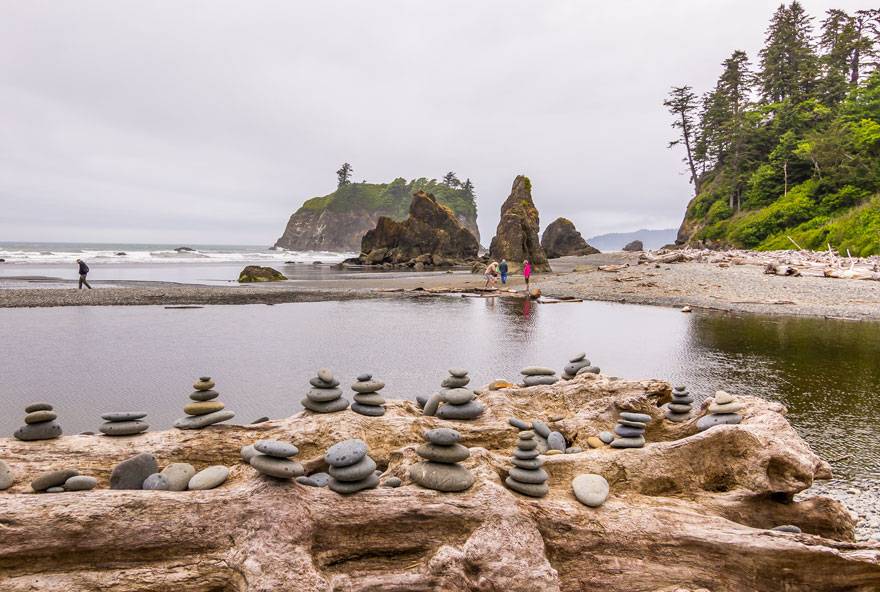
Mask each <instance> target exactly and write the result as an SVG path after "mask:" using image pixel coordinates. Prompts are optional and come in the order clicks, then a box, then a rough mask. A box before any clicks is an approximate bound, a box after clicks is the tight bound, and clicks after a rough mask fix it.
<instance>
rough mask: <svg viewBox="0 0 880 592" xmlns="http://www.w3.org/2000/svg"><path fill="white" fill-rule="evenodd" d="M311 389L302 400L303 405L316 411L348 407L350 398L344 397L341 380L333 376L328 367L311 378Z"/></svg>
mask: <svg viewBox="0 0 880 592" xmlns="http://www.w3.org/2000/svg"><path fill="white" fill-rule="evenodd" d="M309 384H311V385H312V388H311V390H309V392H308V393H306V398H305V399H303V400H302V401H300V403H302V406H303V407H305V408H306V409H308V410H309V411H314V412H315V413H335V412H337V411H345V410H346V409H348V400H347V399H343V398H342V390H341V389H340V388H339V381H338V380H336V379H335V378H333V372H331V371H330V370H329V369H328V368H321V369H320V370H318V375H317V376H315V377H314V378H311V379H309Z"/></svg>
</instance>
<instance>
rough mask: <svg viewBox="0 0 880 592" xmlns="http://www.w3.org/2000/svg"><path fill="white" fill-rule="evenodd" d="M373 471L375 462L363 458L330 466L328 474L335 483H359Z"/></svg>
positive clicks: (368, 458)
mask: <svg viewBox="0 0 880 592" xmlns="http://www.w3.org/2000/svg"><path fill="white" fill-rule="evenodd" d="M252 464H253V463H252ZM375 470H376V461H374V460H373V459H372V458H370V457H369V456H365V457H363V458H362V459H360V460H359V461H357V462H356V463H354V464H350V465H346V466H342V467H335V466H331V467H330V469H329V471H328V472H329V473H330V476H331V477H333V478H334V479H336V480H337V481H360V480H362V479H366V478H367V477H369V476H370V475H371V474H372V473H373V472H374V471H375Z"/></svg>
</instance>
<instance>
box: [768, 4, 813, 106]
mask: <svg viewBox="0 0 880 592" xmlns="http://www.w3.org/2000/svg"><path fill="white" fill-rule="evenodd" d="M811 21H812V19H811V18H810V16H809V15H808V14H807V13H806V11H805V10H804V7H803V6H802V5H801V3H800V2H797V1H796V0H795V1H794V2H792V3H791V4H790V5H789V6H785V4H782V5H780V7H779V8H778V9H777V10H776V13H775V14H774V15H773V18H772V19H771V21H770V27H769V28H768V29H767V37H766V41H765V45H764V47H763V49H761V54H760V55H761V95H762V97H763V98H764V100H765V101H767V102H768V103H773V102H779V101H784V100H785V99H788V98H791V99H794V100H798V101H800V100H803V99H805V98H807V97H808V96H810V94H811V92H812V90H813V88H814V86H815V82H816V75H817V73H818V71H819V62H818V58H817V56H816V50H815V48H814V44H813V39H812V33H813V26H812V24H811Z"/></svg>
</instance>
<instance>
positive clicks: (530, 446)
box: [516, 438, 538, 450]
mask: <svg viewBox="0 0 880 592" xmlns="http://www.w3.org/2000/svg"><path fill="white" fill-rule="evenodd" d="M516 447H517V448H519V449H520V450H534V449H535V448H537V447H538V441H537V440H535V439H534V438H531V439H529V440H520V441H519V442H517V443H516Z"/></svg>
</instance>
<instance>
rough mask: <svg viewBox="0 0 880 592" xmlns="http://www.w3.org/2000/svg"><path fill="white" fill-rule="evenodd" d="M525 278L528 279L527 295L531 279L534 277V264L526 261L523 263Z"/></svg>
mask: <svg viewBox="0 0 880 592" xmlns="http://www.w3.org/2000/svg"><path fill="white" fill-rule="evenodd" d="M523 277H524V278H525V279H526V293H528V292H529V279H530V278H531V277H532V264H531V263H529V260H528V259H526V260H525V261H523Z"/></svg>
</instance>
